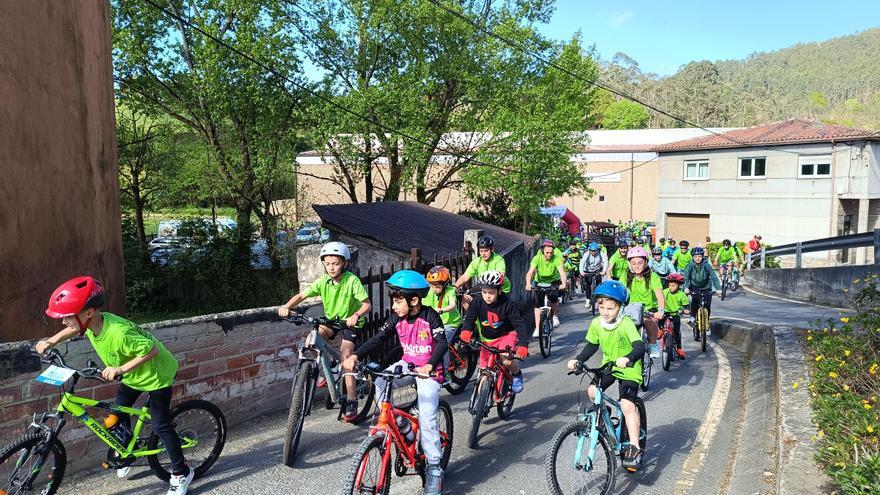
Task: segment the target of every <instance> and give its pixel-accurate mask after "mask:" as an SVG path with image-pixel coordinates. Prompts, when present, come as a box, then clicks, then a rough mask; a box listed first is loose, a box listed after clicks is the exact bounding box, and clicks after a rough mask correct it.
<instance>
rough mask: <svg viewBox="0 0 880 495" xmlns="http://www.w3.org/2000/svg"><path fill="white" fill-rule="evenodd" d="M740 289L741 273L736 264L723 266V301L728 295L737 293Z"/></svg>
mask: <svg viewBox="0 0 880 495" xmlns="http://www.w3.org/2000/svg"><path fill="white" fill-rule="evenodd" d="M738 287H739V272H738V271H737V269H736V265H735V264H734V263H729V264H727V263H725V264H722V265H721V300H722V301H723V300H724V298H726V297H727V293H728V291H729V292H733V291H735V290H736V289H737V288H738Z"/></svg>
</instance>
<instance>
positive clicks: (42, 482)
mask: <svg viewBox="0 0 880 495" xmlns="http://www.w3.org/2000/svg"><path fill="white" fill-rule="evenodd" d="M47 435H48V434H47V433H46V432H44V431H39V432H36V433H30V434H27V435H24V436H22V437H19V438H17V439H15V440H13V441H12V442H9V443H8V444H7V445H6V446H5V447H3V448H2V449H0V493H3V494H6V495H17V494H20V493H34V492H38V493H40V494H43V495H52V494H53V493H55V492H57V491H58V487H60V486H61V480H62V479H64V468H66V467H67V453H66V452H65V451H64V445H62V444H61V441H60V440H58V439H55V441H53V442H52V446H51V447H50V448H48V449H45V447H46V436H47ZM43 450H46V451H45V452H43V453H42V454H41V453H40V451H43ZM37 466H42V468H40V469H39V470H37ZM35 470H36V472H34V471H35Z"/></svg>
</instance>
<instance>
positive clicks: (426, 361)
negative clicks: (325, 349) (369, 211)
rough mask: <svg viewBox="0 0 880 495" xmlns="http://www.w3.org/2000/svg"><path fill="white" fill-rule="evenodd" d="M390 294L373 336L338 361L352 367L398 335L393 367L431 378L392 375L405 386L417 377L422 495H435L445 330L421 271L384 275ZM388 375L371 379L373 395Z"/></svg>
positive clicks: (439, 483)
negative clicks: (425, 301)
mask: <svg viewBox="0 0 880 495" xmlns="http://www.w3.org/2000/svg"><path fill="white" fill-rule="evenodd" d="M385 285H386V286H388V291H389V295H390V297H391V301H392V303H391V311H392V312H391V314H390V315H389V316H388V319H387V320H386V321H385V325H383V326H382V329H381V330H379V333H377V334H376V335H375V336H374V337H372V338H370V339H369V340H367V341H366V342H364V343H363V344H361V345H360V347H358V348H357V350H355V351H354V352H353V353H352V354H351V356H349V357H348V359H346V360H345V362H344V363H343V367H344V368H345V369H347V370H351V369H353V368H354V367H355V365H357V363H358V360H359V359H360V358H361V357H362V356H367V355H369V354H370V352H371V351H373V350H375V349H376V348H378V347H379V346H380V345H382V344H383V343H385V342H387V341H388V340H389V339H390V338H391V337H392V336H397V340H398V341H399V342H400V346H401V347H402V348H403V358H401V360H400V361H398V362H396V363H394V364H392V365H390V366H389V367H388V368H386V369H387V370H393V369H394V368H395V367H397V366H399V365H403V366H410V365H412V366H414V367H415V372H416V373H419V374H421V375H429V376H431V378H414V377H412V376H408V377H405V378H401V379H397V380H395V381H394V383H392V384H391V386H393V387H401V386H406V385H409V384H411V383H412V381H413V380H415V382H416V390H417V393H418V408H419V432H420V435H421V439H420V445H421V446H422V451H423V452H424V453H425V459H426V460H427V463H428V467H427V469H426V471H425V495H440V494H441V493H442V492H443V468H442V467H441V462H442V460H443V450H442V448H441V445H440V442H441V439H440V428H439V426H438V422H437V407H438V405H439V403H440V385H441V383H442V382H443V366H442V363H443V356H444V355H445V354H446V348H447V344H446V334H445V331H444V329H443V321H442V320H441V319H440V315H438V314H437V312H436V311H434V310H433V309H432V308H429V307H427V306H423V305H422V298H423V297H425V296H426V295H427V294H428V292H429V290H430V285H429V284H428V281H427V280H425V277H424V276H422V274H420V273H418V272H415V271H412V270H400V271H398V272H395V273H394V274H393V275H391V277H390V278H389V279H388V280H387V281H385ZM387 386H389V384H388V383H387V380H384V379H380V380H377V381H376V395H377V397H382V395H383V393H384V391H385V387H387Z"/></svg>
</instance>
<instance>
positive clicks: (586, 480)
mask: <svg viewBox="0 0 880 495" xmlns="http://www.w3.org/2000/svg"><path fill="white" fill-rule="evenodd" d="M589 433H590V420H589V419H587V420H586V421H582V420H580V419H578V420H575V421H573V422H571V423H569V424H567V425H565V426H563V427H562V428H561V429H559V431H557V432H556V434H555V435H554V436H553V439H552V440H551V441H550V450H549V451H548V452H547V457H546V458H545V460H544V478H545V480H546V481H547V487H548V488H549V491H550V493H552V494H554V495H568V494H574V493H596V494H601V495H607V494H609V493H611V492H612V491H613V490H614V476H615V471H616V470H617V461H616V459H615V458H614V454H613V453H612V451H611V448H610V447H609V446H608V440H607V439H606V438H605V435H603V434H602V433H601V431H600V434H599V441H598V443H597V444H596V452H595V454H594V455H593V459H587V454H588V452H589V443H590V439H589V436H590V435H589ZM578 456H579V457H580V458H579V461H578V465H575V459H576V458H577V457H578Z"/></svg>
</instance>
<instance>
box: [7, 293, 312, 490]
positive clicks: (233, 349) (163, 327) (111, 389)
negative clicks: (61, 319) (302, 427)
mask: <svg viewBox="0 0 880 495" xmlns="http://www.w3.org/2000/svg"><path fill="white" fill-rule="evenodd" d="M322 311H323V308H321V307H320V306H312V307H310V308H309V310H308V313H309V314H316V315H317V314H323V312H322ZM274 315H275V308H264V309H256V310H246V311H237V312H231V313H223V314H218V315H210V316H201V317H197V318H189V319H184V320H173V321H166V322H160V323H155V324H149V325H144V326H143V327H144V328H145V329H147V330H149V331H150V332H152V333H153V335H155V336H156V337H157V338H158V339H159V340H161V341H162V342H163V343H164V344H165V346H166V347H167V348H168V350H169V351H171V353H172V354H173V355H174V356H175V357H176V358H177V360H178V361H179V363H180V368H179V369H178V372H177V379H176V380H175V383H174V386H173V400H174V403H179V402H180V401H183V400H186V399H195V398H199V399H205V400H210V401H212V402H214V403H215V404H217V405H218V406H219V407H220V409H222V410H223V412H224V414H225V415H226V419H227V421H228V423H229V426H230V427H233V428H234V426H235V425H236V424H239V423H241V422H244V421H247V420H249V419H252V418H254V417H257V416H260V415H263V414H268V413H272V412H276V411H279V410H284V409H286V408H287V407H288V406H289V404H290V392H291V387H292V381H293V377H294V374H295V369H296V368H295V364H296V361H297V357H298V351H297V346H298V342H299V341H300V335H301V334H302V332H304V331H306V330H307V327H305V326H301V327H296V326H293V325H292V324H290V323H288V322H285V321H277V317H276V316H274ZM32 347H33V341H30V342H18V343H13V344H2V345H0V363H3V367H0V404H2V406H0V443H6V442H8V441H10V440H12V439H13V438H15V437H17V436H19V435H21V434H23V433H24V432H25V429H26V428H27V426H28V424H30V421H31V415H32V414H33V413H35V412H43V411H48V410H50V409H54V408H55V407H56V406H57V404H58V400H59V393H58V389H57V388H55V387H50V386H47V385H43V384H41V383H38V382H36V381H35V380H34V378H35V377H36V376H37V375H39V374H40V371H39V370H40V363H39V361H38V360H37V359H36V358H35V357H32V356H30V354H29V349H31V348H32ZM58 350H59V351H61V353H62V354H63V355H65V360H66V361H68V364H70V365H72V366H77V367H85V365H86V362H87V361H88V360H89V359H94V360H96V361H97V360H98V358H97V356H96V354H95V352H94V349H92V346H91V344H90V343H89V341H88V339H80V340H77V341H74V342H68V343H66V344H62V345H61V346H59V348H58ZM43 367H45V366H43ZM117 388H118V384H115V383H107V384H105V383H100V382H91V381H87V380H81V383H80V386H79V388H78V389H77V391H76V393H77V394H78V395H82V396H84V397H91V398H94V399H104V400H112V399H113V398H114V397H115V394H116V390H117ZM93 413H94V414H95V415H96V417H103V416H104V415H105V414H106V413H105V412H104V411H102V410H93ZM281 428H282V427H281V426H279V434H281ZM61 439H62V441H63V442H64V445H65V447H66V448H67V456H68V462H69V465H68V474H69V473H72V472H76V471H78V470H81V469H83V468H89V467H95V466H97V465H99V464H100V463H101V461H102V460H103V459H104V457H105V455H106V453H107V445H106V444H104V443H103V442H101V441H100V440H99V439H98V438H97V437H96V436H94V435H92V434H90V432H89V431H88V430H87V429H86V428H84V427H82V426H81V424H80V423H78V422H76V421H69V422H68V424H67V426H65V429H64V431H63V432H62V436H61Z"/></svg>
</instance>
